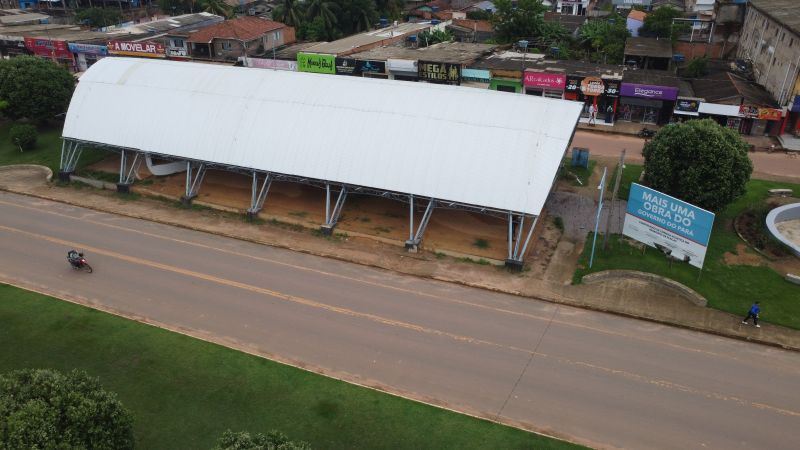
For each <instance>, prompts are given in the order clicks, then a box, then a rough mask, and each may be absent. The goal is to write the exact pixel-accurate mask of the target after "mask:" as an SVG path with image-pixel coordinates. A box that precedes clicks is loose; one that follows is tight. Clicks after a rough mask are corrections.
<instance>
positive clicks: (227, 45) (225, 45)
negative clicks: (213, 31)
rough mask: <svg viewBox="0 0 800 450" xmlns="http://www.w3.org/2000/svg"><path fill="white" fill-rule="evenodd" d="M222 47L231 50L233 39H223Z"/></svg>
mask: <svg viewBox="0 0 800 450" xmlns="http://www.w3.org/2000/svg"><path fill="white" fill-rule="evenodd" d="M222 49H223V50H230V49H231V41H222Z"/></svg>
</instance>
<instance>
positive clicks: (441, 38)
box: [417, 30, 453, 47]
mask: <svg viewBox="0 0 800 450" xmlns="http://www.w3.org/2000/svg"><path fill="white" fill-rule="evenodd" d="M452 40H453V35H452V34H450V32H448V31H442V30H433V31H429V30H425V31H423V32H422V33H419V34H418V35H417V43H418V46H419V47H427V46H429V45H433V44H438V43H440V42H450V41H452Z"/></svg>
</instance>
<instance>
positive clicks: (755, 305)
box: [742, 302, 761, 328]
mask: <svg viewBox="0 0 800 450" xmlns="http://www.w3.org/2000/svg"><path fill="white" fill-rule="evenodd" d="M759 304H760V303H759V302H755V303H753V305H752V306H751V307H750V311H748V313H747V317H745V318H744V320H742V323H743V324H745V325H747V321H748V320H750V318H751V317H752V318H753V325H755V326H756V328H761V325H759V324H758V313H760V312H761V308H760V307H759Z"/></svg>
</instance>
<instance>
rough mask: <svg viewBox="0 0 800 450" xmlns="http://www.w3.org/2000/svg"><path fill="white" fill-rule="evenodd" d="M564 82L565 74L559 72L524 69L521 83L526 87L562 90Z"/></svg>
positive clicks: (565, 80) (565, 82)
mask: <svg viewBox="0 0 800 450" xmlns="http://www.w3.org/2000/svg"><path fill="white" fill-rule="evenodd" d="M566 84H567V76H566V75H564V74H561V73H547V72H533V71H525V77H524V78H523V79H522V85H523V86H526V87H542V88H552V89H562V90H563V89H564V86H565V85H566Z"/></svg>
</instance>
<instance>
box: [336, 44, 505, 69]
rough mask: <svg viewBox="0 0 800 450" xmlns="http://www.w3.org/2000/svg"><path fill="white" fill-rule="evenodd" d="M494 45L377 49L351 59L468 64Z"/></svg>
mask: <svg viewBox="0 0 800 450" xmlns="http://www.w3.org/2000/svg"><path fill="white" fill-rule="evenodd" d="M495 48H497V46H496V45H489V44H471V43H466V42H443V43H441V44H436V45H431V46H430V47H425V48H408V47H398V46H392V47H379V48H374V49H372V50H367V51H365V52H359V53H354V54H352V55H350V56H352V57H353V58H358V59H363V60H373V61H386V60H387V59H411V60H420V59H421V60H425V61H436V62H443V63H451V64H470V63H472V62H474V61H475V60H477V59H478V58H480V57H481V56H483V55H485V54H487V53H490V52H492V51H494V49H495Z"/></svg>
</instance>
